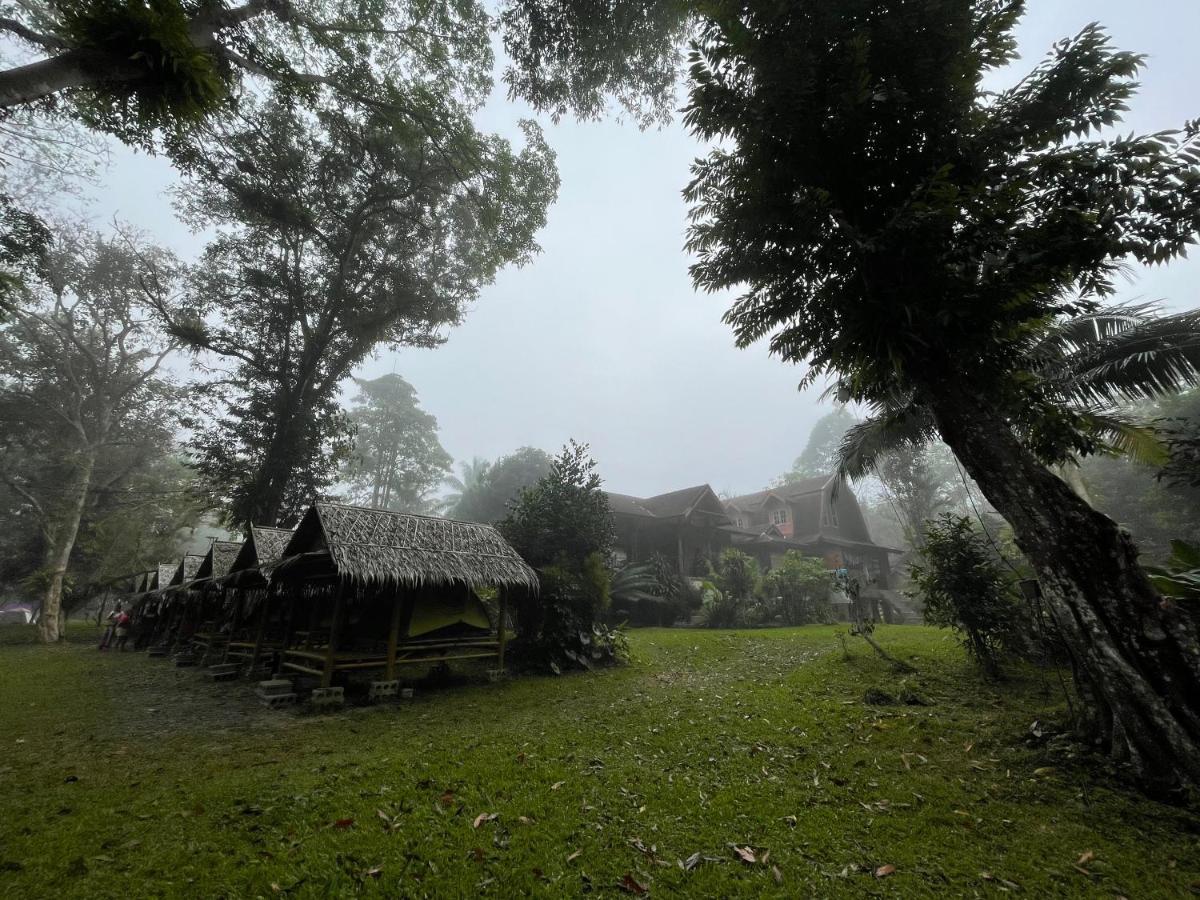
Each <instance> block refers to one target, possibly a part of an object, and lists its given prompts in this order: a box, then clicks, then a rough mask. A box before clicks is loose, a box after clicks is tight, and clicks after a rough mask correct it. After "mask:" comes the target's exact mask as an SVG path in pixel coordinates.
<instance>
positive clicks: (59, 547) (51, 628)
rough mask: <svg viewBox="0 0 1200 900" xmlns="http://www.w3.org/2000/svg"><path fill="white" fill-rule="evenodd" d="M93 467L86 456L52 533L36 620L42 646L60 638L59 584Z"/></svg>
mask: <svg viewBox="0 0 1200 900" xmlns="http://www.w3.org/2000/svg"><path fill="white" fill-rule="evenodd" d="M95 466H96V455H95V453H94V452H90V453H88V455H87V456H86V457H85V458H84V461H83V467H82V468H81V469H80V471H79V480H78V481H77V483H76V489H75V497H74V498H73V499H72V500H71V505H70V506H69V507H68V509H67V511H66V513H65V514H64V518H63V521H62V522H61V523H60V524H59V527H58V528H56V529H54V540H53V541H52V542H51V545H50V547H49V552H48V553H47V557H48V558H47V562H48V564H49V569H50V583H49V584H48V585H47V586H46V594H45V596H44V597H43V598H42V615H41V617H40V619H39V620H38V634H39V637H40V638H41V640H42V641H43V642H44V643H47V644H52V643H54V642H55V641H58V640H60V639H61V638H62V595H63V582H64V581H65V580H66V577H67V566H68V564H69V563H70V561H71V551H72V550H74V549H75V538H76V537H77V536H78V535H79V523H80V521H81V520H82V519H83V510H84V507H85V506H86V505H87V497H88V492H89V491H90V490H91V486H92V470H93V469H94V468H95Z"/></svg>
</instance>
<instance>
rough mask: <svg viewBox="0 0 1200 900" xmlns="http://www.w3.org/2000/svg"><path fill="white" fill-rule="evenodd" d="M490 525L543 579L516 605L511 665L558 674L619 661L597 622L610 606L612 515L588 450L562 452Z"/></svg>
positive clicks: (613, 637)
mask: <svg viewBox="0 0 1200 900" xmlns="http://www.w3.org/2000/svg"><path fill="white" fill-rule="evenodd" d="M497 527H498V528H499V529H500V532H501V533H502V534H503V535H504V536H505V538H507V539H508V541H509V543H511V544H512V545H513V547H515V548H516V550H517V552H518V553H520V554H521V556H522V557H523V558H524V559H525V561H526V562H527V563H529V564H530V565H531V566H533V567H534V568H536V569H537V570H538V574H539V577H540V579H541V582H542V584H541V591H540V593H539V594H537V595H529V596H524V597H522V598H521V600H520V603H519V605H518V608H517V637H516V639H515V640H514V642H513V657H514V659H515V660H516V661H517V662H518V664H519V665H522V666H526V667H529V668H538V669H550V670H552V671H554V672H559V671H562V669H563V668H567V667H584V668H587V667H590V666H591V665H593V664H603V663H608V662H612V661H614V660H615V659H617V658H619V657H620V655H621V652H622V648H623V640H624V639H623V638H622V637H621V635H620V634H619V633H618V632H613V631H611V630H610V629H608V628H607V627H605V626H604V625H602V624H600V617H601V614H602V613H603V611H604V610H605V609H606V608H607V607H608V605H609V574H608V570H607V569H606V568H605V561H606V560H607V559H608V557H609V555H610V553H611V551H612V544H613V527H612V514H611V512H610V511H609V508H608V495H607V494H605V493H604V491H603V490H602V489H601V481H600V476H599V474H598V473H597V472H596V463H595V461H594V460H592V459H591V458H590V457H589V456H588V448H587V445H586V444H577V443H575V442H574V441H572V442H570V443H569V444H568V445H567V446H566V447H564V448H563V450H562V452H561V453H560V454H559V455H558V456H557V457H555V458H554V460H553V462H552V463H551V465H550V471H549V472H548V473H547V474H546V475H545V477H543V478H542V479H541V480H540V481H538V482H537V484H535V485H534V486H533V487H531V488H526V489H525V490H524V491H522V492H521V496H520V499H519V500H518V501H517V503H516V504H515V505H514V506H513V508H512V510H511V511H510V513H509V514H508V516H507V517H506V518H505V519H504V520H503V521H501V522H500V523H498V525H497Z"/></svg>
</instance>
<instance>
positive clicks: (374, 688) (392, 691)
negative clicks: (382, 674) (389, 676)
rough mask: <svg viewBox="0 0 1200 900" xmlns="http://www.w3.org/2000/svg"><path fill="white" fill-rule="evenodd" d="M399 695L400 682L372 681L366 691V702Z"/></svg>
mask: <svg viewBox="0 0 1200 900" xmlns="http://www.w3.org/2000/svg"><path fill="white" fill-rule="evenodd" d="M399 693H400V682H399V681H398V680H395V679H393V680H392V681H372V682H371V686H370V687H369V688H368V689H367V699H368V700H372V701H374V700H386V699H388V698H390V697H395V696H397V695H398V694H399Z"/></svg>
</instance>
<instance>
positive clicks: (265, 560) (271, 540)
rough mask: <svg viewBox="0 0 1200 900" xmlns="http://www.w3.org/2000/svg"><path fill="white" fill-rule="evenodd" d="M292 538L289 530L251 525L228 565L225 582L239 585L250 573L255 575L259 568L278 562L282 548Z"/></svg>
mask: <svg viewBox="0 0 1200 900" xmlns="http://www.w3.org/2000/svg"><path fill="white" fill-rule="evenodd" d="M291 538H292V531H291V529H289V528H271V527H269V526H267V525H251V526H250V533H249V534H248V535H247V536H246V540H244V541H242V543H241V545H240V546H239V547H238V551H237V554H236V555H235V556H234V558H233V561H232V562H231V563H230V564H229V568H228V570H227V574H226V578H225V582H226V583H227V584H238V585H241V584H242V583H243V582H244V581H246V578H245V577H244V576H246V575H248V574H250V573H257V572H258V570H259V568H260V567H261V566H268V565H273V564H274V563H276V562H278V561H279V557H280V555H281V554H282V553H283V548H284V547H286V546H287V542H288V541H289V540H291Z"/></svg>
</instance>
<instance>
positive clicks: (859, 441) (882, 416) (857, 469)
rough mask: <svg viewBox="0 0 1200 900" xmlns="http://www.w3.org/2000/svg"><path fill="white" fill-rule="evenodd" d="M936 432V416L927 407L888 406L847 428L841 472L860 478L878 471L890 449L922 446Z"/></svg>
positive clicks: (842, 476)
mask: <svg viewBox="0 0 1200 900" xmlns="http://www.w3.org/2000/svg"><path fill="white" fill-rule="evenodd" d="M936 436H937V428H936V426H935V425H934V423H933V416H932V415H931V414H930V412H929V410H927V409H925V408H924V407H921V406H916V405H914V404H911V403H910V404H908V405H906V406H902V407H898V408H887V407H885V408H883V409H881V410H880V411H878V412H876V413H875V414H874V415H873V416H871V417H870V418H868V419H865V420H863V421H862V422H859V423H858V424H857V425H854V426H853V427H851V428H850V429H849V430H848V431H847V432H846V435H845V437H843V438H842V444H841V446H840V447H839V448H838V468H837V476H838V478H839V479H840V480H845V479H850V480H851V481H857V480H858V479H860V478H863V477H865V476H867V475H870V474H871V473H872V472H874V471H875V469H876V468H877V466H878V465H879V461H880V459H881V458H882V457H883V456H884V455H886V454H887V453H889V452H891V451H893V450H899V449H900V448H902V447H921V446H923V445H925V444H927V443H928V442H929V441H931V440H933V439H934V438H935V437H936Z"/></svg>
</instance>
